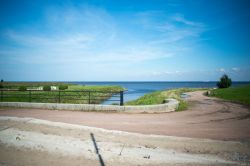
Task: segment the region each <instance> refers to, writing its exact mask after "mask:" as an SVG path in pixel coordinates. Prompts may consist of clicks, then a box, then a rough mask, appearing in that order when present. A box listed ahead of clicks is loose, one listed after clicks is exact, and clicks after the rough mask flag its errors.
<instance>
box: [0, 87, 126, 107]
mask: <svg viewBox="0 0 250 166" xmlns="http://www.w3.org/2000/svg"><path fill="white" fill-rule="evenodd" d="M0 91H1V94H0V101H1V102H5V101H9V102H12V101H13V102H41V103H44V102H48V103H73V104H101V103H102V102H104V101H111V102H116V104H119V105H123V100H124V98H123V95H124V91H88V90H83V91H80V90H78V91H69V90H51V91H42V90H26V91H20V90H13V89H12V90H6V89H1V90H0Z"/></svg>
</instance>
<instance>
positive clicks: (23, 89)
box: [18, 86, 27, 91]
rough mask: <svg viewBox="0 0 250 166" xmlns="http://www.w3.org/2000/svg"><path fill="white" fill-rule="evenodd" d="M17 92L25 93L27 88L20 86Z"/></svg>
mask: <svg viewBox="0 0 250 166" xmlns="http://www.w3.org/2000/svg"><path fill="white" fill-rule="evenodd" d="M18 90H19V91H26V90H27V87H26V86H20V87H19V88H18Z"/></svg>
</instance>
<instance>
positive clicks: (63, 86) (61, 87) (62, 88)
mask: <svg viewBox="0 0 250 166" xmlns="http://www.w3.org/2000/svg"><path fill="white" fill-rule="evenodd" d="M65 89H68V85H59V90H65Z"/></svg>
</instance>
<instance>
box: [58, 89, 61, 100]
mask: <svg viewBox="0 0 250 166" xmlns="http://www.w3.org/2000/svg"><path fill="white" fill-rule="evenodd" d="M58 103H61V91H60V90H59V94H58Z"/></svg>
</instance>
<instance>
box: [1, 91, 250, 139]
mask: <svg viewBox="0 0 250 166" xmlns="http://www.w3.org/2000/svg"><path fill="white" fill-rule="evenodd" d="M202 93H203V92H202V91H197V92H191V93H188V95H190V98H188V102H189V103H190V108H189V110H187V111H183V112H173V113H163V114H125V113H96V112H73V111H55V110H38V109H15V108H1V109H0V116H16V117H33V118H38V119H44V120H50V121H55V122H65V123H71V124H80V125H85V126H93V127H99V128H104V129H110V130H121V131H128V132H136V133H143V134H158V135H168V136H181V137H191V138H210V139H217V140H243V141H244V140H246V141H249V139H250V119H249V118H250V108H249V107H248V108H247V107H244V106H242V105H239V104H234V103H230V102H225V101H222V100H219V99H215V98H209V97H206V96H203V95H202Z"/></svg>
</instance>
